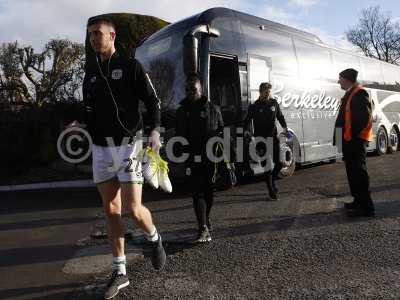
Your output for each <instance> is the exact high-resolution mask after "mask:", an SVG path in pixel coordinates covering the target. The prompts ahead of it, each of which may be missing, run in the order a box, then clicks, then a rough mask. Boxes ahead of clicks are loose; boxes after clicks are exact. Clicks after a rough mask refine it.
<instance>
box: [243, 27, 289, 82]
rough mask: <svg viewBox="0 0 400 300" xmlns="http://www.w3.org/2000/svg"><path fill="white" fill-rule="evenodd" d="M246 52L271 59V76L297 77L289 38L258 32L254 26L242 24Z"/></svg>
mask: <svg viewBox="0 0 400 300" xmlns="http://www.w3.org/2000/svg"><path fill="white" fill-rule="evenodd" d="M242 29H243V36H244V40H245V43H246V50H247V52H248V53H249V54H256V55H260V56H264V57H268V58H270V59H271V64H272V65H271V66H272V70H271V76H274V75H275V74H276V75H286V76H297V62H296V56H295V54H294V49H293V43H292V39H291V37H290V36H286V35H283V34H278V33H275V32H273V31H269V30H260V28H259V27H258V26H256V25H254V24H244V23H242Z"/></svg>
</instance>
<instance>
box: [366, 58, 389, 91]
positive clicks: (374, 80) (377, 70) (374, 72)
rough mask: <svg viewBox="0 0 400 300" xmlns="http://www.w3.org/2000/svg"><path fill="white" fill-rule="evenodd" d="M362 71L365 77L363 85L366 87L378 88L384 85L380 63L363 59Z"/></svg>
mask: <svg viewBox="0 0 400 300" xmlns="http://www.w3.org/2000/svg"><path fill="white" fill-rule="evenodd" d="M361 69H362V73H363V75H364V76H363V77H364V78H363V84H364V85H365V86H368V87H376V86H379V85H383V84H384V82H383V75H382V71H381V67H380V63H379V61H377V60H373V59H368V58H361Z"/></svg>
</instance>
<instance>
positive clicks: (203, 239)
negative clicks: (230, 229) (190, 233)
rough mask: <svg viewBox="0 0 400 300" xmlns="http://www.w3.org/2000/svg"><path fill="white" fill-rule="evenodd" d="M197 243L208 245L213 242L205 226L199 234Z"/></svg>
mask: <svg viewBox="0 0 400 300" xmlns="http://www.w3.org/2000/svg"><path fill="white" fill-rule="evenodd" d="M195 242H196V243H207V242H211V234H210V231H209V230H208V228H207V226H204V227H203V228H202V229H200V230H199V234H198V236H197V239H196V241H195Z"/></svg>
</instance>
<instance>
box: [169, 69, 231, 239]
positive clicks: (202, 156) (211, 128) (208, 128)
mask: <svg viewBox="0 0 400 300" xmlns="http://www.w3.org/2000/svg"><path fill="white" fill-rule="evenodd" d="M223 126H224V123H223V120H222V114H221V111H220V109H219V107H218V106H216V105H214V104H212V103H211V102H210V101H209V100H208V99H207V97H205V96H203V95H202V85H201V82H200V79H199V77H198V76H197V75H196V74H192V75H189V76H188V78H187V82H186V97H185V98H184V99H183V100H182V101H181V102H180V107H179V108H178V109H177V111H176V126H175V133H176V136H181V137H184V138H185V139H186V141H187V142H188V145H187V146H186V147H185V149H182V148H181V151H179V152H188V154H189V159H188V161H187V163H188V164H187V165H188V167H189V168H188V169H187V170H188V171H189V172H190V186H191V190H192V197H193V208H194V212H195V215H196V219H197V223H198V236H197V239H196V242H199V243H203V242H210V241H211V234H210V231H211V230H212V228H211V221H210V213H211V208H212V205H213V202H214V193H213V182H212V177H213V174H214V163H213V162H212V161H211V160H210V159H209V157H207V150H208V149H206V147H207V141H208V140H209V139H210V138H211V137H214V136H217V135H219V134H220V133H221V132H222V130H223ZM211 151H212V149H211ZM202 196H203V197H202Z"/></svg>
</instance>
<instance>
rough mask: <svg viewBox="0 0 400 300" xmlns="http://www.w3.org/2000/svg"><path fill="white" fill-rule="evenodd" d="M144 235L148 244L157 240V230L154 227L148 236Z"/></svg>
mask: <svg viewBox="0 0 400 300" xmlns="http://www.w3.org/2000/svg"><path fill="white" fill-rule="evenodd" d="M144 235H145V237H146V239H147V240H148V241H149V242H156V241H157V240H158V233H157V228H156V227H155V226H154V229H153V230H152V231H151V232H150V234H147V233H146V232H145V233H144Z"/></svg>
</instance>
